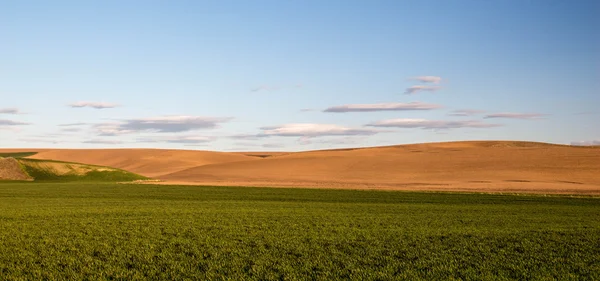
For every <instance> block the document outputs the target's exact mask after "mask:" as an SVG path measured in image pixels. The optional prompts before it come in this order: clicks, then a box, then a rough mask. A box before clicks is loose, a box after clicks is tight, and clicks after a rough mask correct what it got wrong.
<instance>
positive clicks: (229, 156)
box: [30, 149, 256, 177]
mask: <svg viewBox="0 0 600 281" xmlns="http://www.w3.org/2000/svg"><path fill="white" fill-rule="evenodd" d="M30 158H34V159H52V160H60V161H69V162H78V163H84V164H92V165H102V166H109V167H114V168H119V169H123V170H126V171H130V172H133V173H137V174H141V175H144V176H147V177H157V176H161V175H165V174H170V173H174V172H177V171H181V170H185V169H188V168H192V167H198V166H202V165H208V164H218V163H227V162H235V161H245V160H254V159H256V157H251V156H246V155H241V154H233V153H225V152H214V151H198V150H167V149H53V150H46V151H41V152H39V153H38V154H36V155H34V156H32V157H30Z"/></svg>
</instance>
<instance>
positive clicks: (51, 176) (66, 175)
mask: <svg viewBox="0 0 600 281" xmlns="http://www.w3.org/2000/svg"><path fill="white" fill-rule="evenodd" d="M18 161H19V162H20V163H21V165H22V167H23V169H24V170H25V172H27V174H29V175H30V176H31V177H33V178H34V180H35V181H88V182H103V181H108V182H119V181H133V180H143V179H147V178H146V177H144V176H141V175H137V174H134V173H130V172H127V171H124V170H120V169H116V168H110V167H102V166H95V165H87V164H79V163H70V162H62V161H54V160H38V159H26V158H20V159H18Z"/></svg>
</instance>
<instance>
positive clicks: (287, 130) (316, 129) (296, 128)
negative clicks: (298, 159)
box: [259, 123, 378, 137]
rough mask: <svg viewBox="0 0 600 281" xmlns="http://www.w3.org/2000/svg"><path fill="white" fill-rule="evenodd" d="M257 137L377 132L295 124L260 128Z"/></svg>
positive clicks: (348, 134)
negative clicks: (260, 131)
mask: <svg viewBox="0 0 600 281" xmlns="http://www.w3.org/2000/svg"><path fill="white" fill-rule="evenodd" d="M260 129H261V130H263V132H262V133H260V134H259V136H263V137H269V136H280V137H321V136H357V135H374V134H377V133H378V131H375V130H370V129H357V128H348V127H343V126H339V125H333V124H311V123H296V124H285V125H281V126H271V127H262V128H260Z"/></svg>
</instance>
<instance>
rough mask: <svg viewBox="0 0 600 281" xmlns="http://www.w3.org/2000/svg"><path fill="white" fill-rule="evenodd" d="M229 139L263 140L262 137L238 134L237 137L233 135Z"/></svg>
mask: <svg viewBox="0 0 600 281" xmlns="http://www.w3.org/2000/svg"><path fill="white" fill-rule="evenodd" d="M229 138H232V139H235V140H259V139H261V137H260V136H258V135H256V134H237V135H231V136H229Z"/></svg>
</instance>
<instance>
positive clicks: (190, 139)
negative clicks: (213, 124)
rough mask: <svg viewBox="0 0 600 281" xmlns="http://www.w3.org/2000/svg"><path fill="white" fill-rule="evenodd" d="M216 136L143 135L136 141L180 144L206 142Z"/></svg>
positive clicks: (214, 138)
mask: <svg viewBox="0 0 600 281" xmlns="http://www.w3.org/2000/svg"><path fill="white" fill-rule="evenodd" d="M216 139H217V138H216V137H212V136H172V137H163V136H157V137H145V138H139V139H137V141H138V142H150V143H160V142H164V143H181V144H200V143H207V142H212V141H214V140H216Z"/></svg>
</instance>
